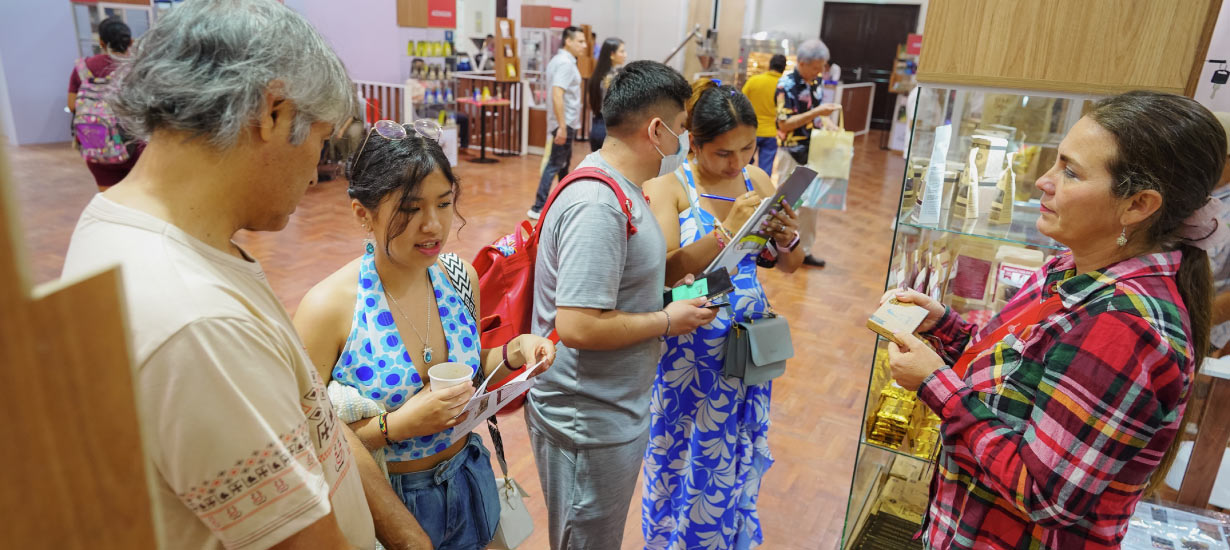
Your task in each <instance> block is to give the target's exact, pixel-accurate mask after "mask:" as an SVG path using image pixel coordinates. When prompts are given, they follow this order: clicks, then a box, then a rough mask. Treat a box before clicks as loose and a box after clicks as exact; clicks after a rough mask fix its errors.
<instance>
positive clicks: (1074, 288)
mask: <svg viewBox="0 0 1230 550" xmlns="http://www.w3.org/2000/svg"><path fill="white" fill-rule="evenodd" d="M1159 128H1164V130H1160V131H1159ZM1226 146H1227V144H1226V135H1225V133H1224V132H1222V131H1221V128H1220V126H1219V125H1218V122H1217V119H1216V118H1214V117H1213V114H1212V113H1210V112H1209V111H1208V110H1207V109H1205V108H1204V107H1202V106H1201V105H1200V104H1198V103H1196V102H1195V101H1193V100H1192V99H1190V98H1186V97H1181V96H1177V95H1170V94H1162V93H1157V92H1144V91H1136V92H1128V93H1126V94H1122V95H1119V96H1114V97H1110V98H1107V99H1103V100H1102V101H1099V102H1097V103H1096V104H1095V105H1094V106H1093V108H1092V110H1090V111H1089V113H1088V114H1086V115H1085V116H1084V117H1083V118H1081V119H1080V120H1079V121H1077V123H1076V125H1074V126H1073V127H1072V129H1071V130H1069V131H1068V134H1067V136H1065V137H1064V139H1063V142H1062V143H1060V144H1059V154H1058V158H1057V160H1056V161H1055V165H1054V166H1053V167H1052V168H1051V169H1050V170H1049V171H1048V172H1047V173H1046V174H1045V175H1043V176H1042V177H1041V178H1038V181H1037V183H1035V185H1036V186H1037V188H1038V189H1039V190H1041V191H1042V210H1041V216H1040V217H1039V218H1038V220H1037V222H1036V225H1037V228H1038V231H1039V232H1040V233H1042V234H1043V235H1046V236H1047V237H1050V238H1052V239H1055V240H1056V241H1058V242H1059V243H1060V244H1062V245H1064V246H1065V247H1067V249H1068V251H1066V252H1063V253H1061V254H1059V255H1057V256H1055V257H1054V258H1051V259H1050V260H1049V261H1048V262H1046V264H1045V265H1043V266H1042V268H1041V269H1039V270H1038V271H1037V272H1035V273H1034V274H1033V276H1031V277H1030V278H1029V280H1028V281H1026V283H1025V285H1024V286H1023V287H1022V288H1021V290H1020V291H1019V292H1017V294H1016V295H1015V296H1014V297H1013V298H1012V300H1011V301H1009V302H1008V304H1007V305H1006V306H1004V309H1003V310H1002V311H1000V312H999V313H998V314H997V315H996V316H995V317H993V318H992V319H991V320H990V322H988V324H987V325H986V326H983V327H978V326H975V325H973V324H971V323H967V322H965V321H963V320H962V319H961V317H960V316H959V315H958V314H957V313H956V312H955V311H954V310H953V309H951V308H947V307H945V306H944V305H942V304H940V303H939V302H936V301H934V300H932V299H931V298H929V297H927V296H926V295H924V294H921V293H919V292H916V291H913V290H910V291H902V290H890V291H889V292H887V293H886V294H885V295H884V297H883V299H882V300H884V301H886V300H888V299H890V298H893V297H896V298H898V299H899V300H901V301H903V302H907V303H913V304H916V305H918V306H921V307H923V308H925V309H926V311H927V315H926V319H925V320H924V321H923V323H922V325H921V326H920V327H919V333H921V334H923V336H924V337H925V338H928V339H929V340H931V345H928V344H926V343H924V342H923V341H922V340H920V339H919V338H918V337H916V336H914V335H912V334H904V333H903V334H897V335H896V336H895V339H896V340H898V341H899V342H901V344H900V345H899V344H896V343H890V344H889V346H888V352H889V365H890V367H891V368H892V375H893V378H894V379H895V380H896V382H897V383H898V384H900V385H901V387H903V388H905V389H907V390H912V391H915V390H916V391H917V392H918V396H919V399H920V401H921V402H922V403H925V404H926V405H927V407H929V408H930V409H931V410H932V411H933V412H934V413H935V414H936V415H938V416H939V417H940V419H941V421H942V424H941V427H940V435H941V441H942V442H943V446H942V449H941V452H940V455H939V460H938V462H937V470H936V473H935V480H934V482H933V483H932V489H931V499H930V500H931V502H930V511H929V513H928V514H927V518H928V523H926V524H924V525H923V528H922V533H923V540H924V542H925V543H926V544H927V546H928V547H929V548H986V549H1009V548H1065V549H1066V548H1081V549H1106V550H1109V549H1112V548H1115V549H1117V548H1119V546H1120V542H1121V541H1122V539H1123V536H1124V534H1125V533H1126V532H1127V529H1128V519H1129V518H1130V517H1131V511H1132V510H1133V509H1134V508H1135V507H1136V505H1137V503H1138V502H1139V501H1140V499H1141V497H1142V496H1145V495H1146V494H1147V493H1149V492H1151V491H1152V490H1153V489H1156V488H1157V487H1160V486H1161V484H1162V481H1163V480H1164V479H1165V477H1166V471H1167V470H1168V469H1169V468H1170V465H1171V464H1172V463H1173V461H1174V457H1175V454H1176V450H1177V448H1178V443H1179V438H1178V434H1179V433H1181V432H1182V431H1183V413H1184V410H1185V408H1186V406H1187V400H1188V397H1189V395H1190V394H1191V391H1190V390H1191V384H1192V378H1193V377H1194V376H1195V375H1196V372H1197V370H1198V369H1199V368H1200V363H1201V361H1202V360H1203V359H1204V358H1205V356H1206V355H1207V354H1208V350H1209V328H1210V313H1211V311H1210V310H1211V304H1212V298H1213V289H1212V280H1211V279H1212V277H1211V271H1210V269H1209V256H1208V251H1209V250H1213V249H1216V248H1217V247H1219V246H1222V245H1224V244H1225V243H1226V241H1227V240H1228V239H1230V228H1228V227H1226V226H1225V225H1224V224H1223V223H1221V222H1219V221H1218V219H1217V216H1218V214H1219V212H1218V210H1220V209H1221V208H1222V205H1221V204H1220V203H1219V202H1218V201H1217V200H1216V199H1214V198H1212V197H1211V196H1210V193H1211V192H1212V191H1213V187H1214V186H1215V185H1216V184H1217V182H1218V179H1219V177H1220V176H1221V174H1222V171H1223V169H1224V167H1225V163H1226V150H1227V149H1226Z"/></svg>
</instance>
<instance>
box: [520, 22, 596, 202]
mask: <svg viewBox="0 0 1230 550" xmlns="http://www.w3.org/2000/svg"><path fill="white" fill-rule="evenodd" d="M563 38H564V42H563V45H562V47H561V48H560V49H559V52H558V53H556V54H555V57H553V58H551V62H550V63H547V74H546V82H547V87H548V90H549V91H548V92H547V136H548V141H547V143H548V145H549V147H548V149H549V151H548V152H546V153H545V154H546V156H547V162H546V163H545V164H544V165H543V167H542V175H541V176H540V177H539V178H538V193H537V194H536V195H535V196H534V206H533V207H531V208H530V209H529V211H528V212H526V213H525V215H526V217H528V218H529V219H531V220H537V219H538V215H539V213H540V212H542V207H543V205H544V204H546V202H547V196H548V195H550V194H551V186H552V185H553V183H552V182H553V181H554V180H555V179H556V178H557V177H558V178H559V180H561V181H562V180H563V179H564V176H567V175H568V165H569V164H571V163H572V141H573V140H574V139H575V138H576V134H577V130H580V129H581V71H579V70H578V69H577V59H578V58H580V57H581V56H582V55H586V52H588V51H589V48H587V47H586V46H585V33H584V32H583V31H581V29H580V28H578V27H568V28H566V29H564V34H563Z"/></svg>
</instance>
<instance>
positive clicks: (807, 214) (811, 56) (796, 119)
mask: <svg viewBox="0 0 1230 550" xmlns="http://www.w3.org/2000/svg"><path fill="white" fill-rule="evenodd" d="M795 59H796V62H795V66H794V70H793V71H790V72H788V73H786V74H785V75H783V76H782V78H781V80H779V81H778V82H777V92H776V102H777V139H778V148H777V159H776V160H775V161H774V167H773V174H774V175H775V177H777V178H779V181H785V178H787V177H789V176H790V173H791V172H793V171H794V169H795V167H797V166H798V165H800V164H807V152H808V146H809V145H810V143H811V131H812V129H813V128H814V127H815V126H814V122H815V120H816V119H817V117H822V116H825V115H829V114H831V113H833V112H834V111H836V110H837V109H839V108H840V106H839V105H837V104H834V103H822V98H823V94H824V92H823V90H822V88H821V85H820V84H821V82H820V75H821V74H823V73H824V71H825V69H826V68H828V62H829V48H828V46H825V45H824V42H821V41H820V40H816V39H812V40H808V41H806V42H803V43H802V44H800V45H799V49H798V52H797V53H796V54H795ZM818 184H819V181H816V182H813V183H812V185H818ZM814 207H815V205H814V204H812V205H804V207H803V208H800V209H799V244H800V246H802V248H803V253H804V254H806V256H804V257H803V263H804V264H807V265H811V266H816V267H824V260H821V259H819V258H816V257H815V256H812V254H811V246H812V243H813V242H814V241H815V234H816V209H815V208H814Z"/></svg>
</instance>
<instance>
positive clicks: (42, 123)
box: [0, 2, 77, 145]
mask: <svg viewBox="0 0 1230 550" xmlns="http://www.w3.org/2000/svg"><path fill="white" fill-rule="evenodd" d="M49 4H54V5H49ZM0 52H3V56H4V65H3V67H2V68H0V69H2V70H3V71H4V77H3V78H0V82H4V83H6V84H7V86H8V90H7V92H8V104H9V108H8V109H6V110H4V111H3V112H0V118H4V119H5V122H4V124H3V127H4V128H11V131H12V133H13V135H10V136H9V140H10V141H11V142H13V143H16V144H18V145H27V144H34V143H54V142H62V141H68V140H69V139H70V135H69V130H68V122H69V115H68V113H66V112H65V111H64V107H65V106H66V105H67V101H68V75H69V73H70V72H72V70H73V61H74V60H76V58H77V44H76V36H75V34H74V32H73V13H72V11H71V8H70V7H69V3H68V2H50V3H48V2H6V3H5V6H4V16H3V17H0ZM0 107H3V106H0Z"/></svg>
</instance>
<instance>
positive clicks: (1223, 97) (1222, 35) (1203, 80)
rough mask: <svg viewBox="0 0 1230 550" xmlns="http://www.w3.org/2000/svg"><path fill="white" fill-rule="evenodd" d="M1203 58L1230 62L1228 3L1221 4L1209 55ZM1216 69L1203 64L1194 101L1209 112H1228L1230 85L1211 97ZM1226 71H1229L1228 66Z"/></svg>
mask: <svg viewBox="0 0 1230 550" xmlns="http://www.w3.org/2000/svg"><path fill="white" fill-rule="evenodd" d="M1204 58H1205V59H1206V60H1208V59H1225V60H1227V61H1230V2H1222V4H1221V13H1220V14H1219V15H1218V16H1217V25H1216V26H1215V27H1213V37H1212V39H1211V40H1209V53H1208V54H1207V55H1205V57H1204ZM1217 68H1218V67H1217V65H1214V64H1212V63H1205V64H1204V68H1203V70H1202V71H1201V73H1200V83H1199V84H1197V85H1196V95H1195V99H1196V101H1199V102H1200V103H1201V104H1202V105H1204V106H1205V107H1208V108H1209V110H1210V111H1230V89H1228V88H1230V85H1228V86H1222V89H1221V90H1220V91H1218V92H1217V95H1216V96H1213V95H1212V94H1213V83H1212V79H1213V71H1215V70H1217ZM1227 69H1230V65H1228V66H1227ZM1228 84H1230V83H1228Z"/></svg>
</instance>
